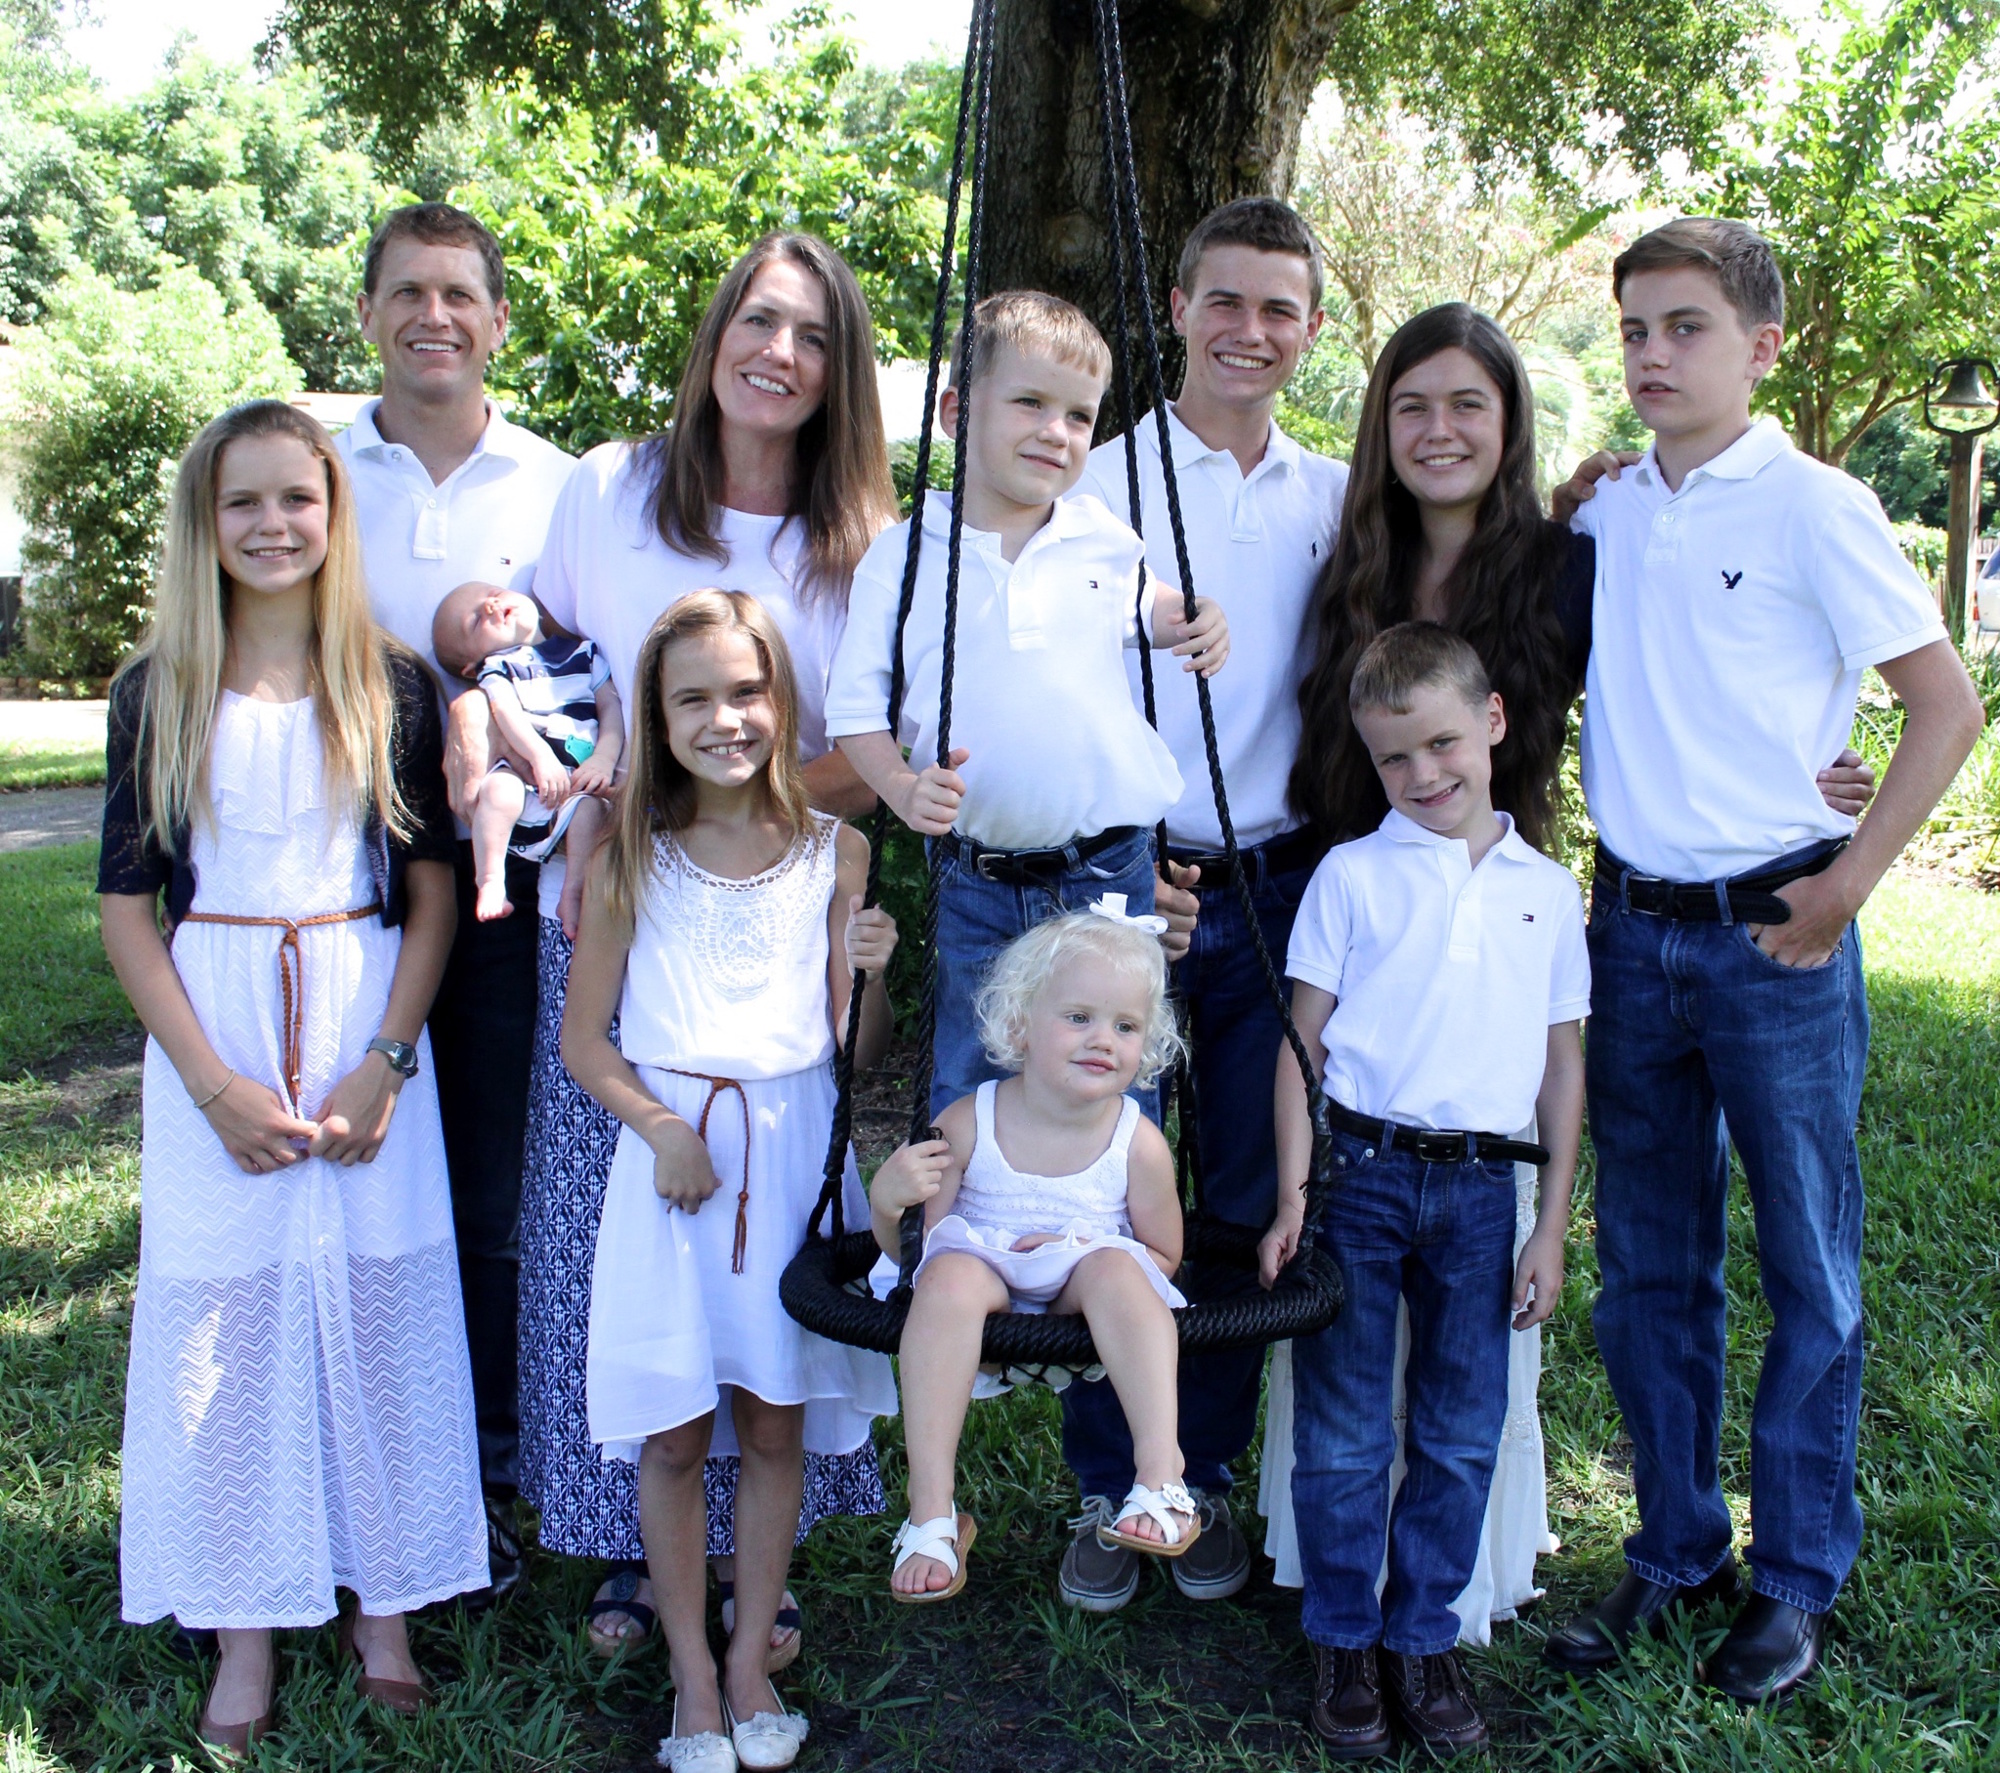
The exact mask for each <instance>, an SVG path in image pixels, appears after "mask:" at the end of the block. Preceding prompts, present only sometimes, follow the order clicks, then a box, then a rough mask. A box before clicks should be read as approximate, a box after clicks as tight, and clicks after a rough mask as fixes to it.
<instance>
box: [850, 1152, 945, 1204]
mask: <svg viewBox="0 0 2000 1773" xmlns="http://www.w3.org/2000/svg"><path fill="white" fill-rule="evenodd" d="M950 1166H951V1144H950V1142H949V1141H948V1140H945V1139H926V1140H925V1141H924V1142H923V1143H922V1144H921V1145H899V1146H897V1147H896V1149H895V1150H894V1151H892V1152H891V1153H890V1154H889V1155H888V1156H887V1157H886V1158H884V1159H883V1161H882V1167H881V1168H880V1169H879V1170H877V1171H876V1172H875V1180H874V1181H873V1182H871V1183H870V1184H869V1185H868V1203H869V1205H870V1206H872V1207H874V1208H877V1209H878V1210H883V1211H887V1212H889V1213H892V1214H895V1215H897V1216H898V1217H900V1216H901V1215H902V1214H904V1213H906V1212H908V1211H909V1209H910V1208H911V1207H917V1206H922V1205H923V1204H924V1202H926V1201H927V1200H929V1199H931V1198H932V1196H934V1195H935V1194H936V1193H937V1191H938V1190H939V1189H940V1188H942V1187H943V1186H944V1173H945V1171H946V1170H947V1169H948V1168H950Z"/></svg>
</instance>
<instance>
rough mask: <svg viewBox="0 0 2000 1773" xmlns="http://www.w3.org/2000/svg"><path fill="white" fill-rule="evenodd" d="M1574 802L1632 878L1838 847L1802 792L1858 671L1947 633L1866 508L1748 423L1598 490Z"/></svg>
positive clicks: (1845, 484)
mask: <svg viewBox="0 0 2000 1773" xmlns="http://www.w3.org/2000/svg"><path fill="white" fill-rule="evenodd" d="M1575 527H1576V528H1578V529H1580V530H1582V531H1584V532H1585V533H1586V534H1588V535H1591V536H1593V537H1595V538H1596V542H1597V585H1596V590H1595V593H1594V595H1593V599H1592V610H1591V653H1590V672H1589V677H1588V679H1587V681H1586V685H1585V688H1586V699H1585V702H1584V715H1583V790H1584V796H1585V798H1586V799H1587V800H1588V802H1589V804H1590V815H1591V817H1592V818H1593V819H1594V820H1595V821H1596V822H1597V828H1598V831H1599V833H1600V834H1601V835H1602V837H1603V839H1604V842H1605V845H1606V847H1607V848H1609V849H1610V850H1611V851H1612V852H1613V853H1614V854H1616V855H1617V856H1619V857H1620V858H1621V859H1622V860H1624V861H1625V862H1627V863H1629V864H1630V865H1631V866H1632V867H1634V868H1637V869H1639V870H1640V871H1641V872H1642V873H1646V874H1657V875H1661V876H1663V877H1665V878H1666V879H1669V880H1681V881H1701V880H1720V879H1722V878H1724V877H1725V876H1728V875H1732V874H1741V873H1744V872H1746V871H1747V870H1749V869H1752V868H1755V867H1756V866H1757V865H1758V864H1760V863H1763V862H1768V861H1770V860H1771V859H1772V858H1774V857H1777V856H1781V855H1783V854H1785V853H1786V852H1788V851H1790V850H1795V849H1800V848H1802V847H1804V846H1805V845H1807V844H1810V843H1814V842H1817V841H1819V840H1821V839H1826V838H1835V837H1844V836H1845V835H1846V834H1847V833H1848V832H1850V831H1852V830H1853V829H1854V821H1853V820H1852V819H1851V818H1849V817H1848V816H1847V815H1846V814H1844V813H1837V812H1835V811H1834V810H1833V809H1832V808H1831V807H1829V806H1828V805H1827V804H1826V802H1825V801H1824V800H1823V799H1821V797H1820V792H1819V787H1818V784H1817V782H1816V780H1815V778H1816V777H1817V776H1818V774H1819V772H1820V771H1821V770H1822V769H1824V768H1825V767H1826V766H1827V765H1828V764H1830V763H1831V762H1832V761H1833V760H1834V758H1835V757H1837V756H1838V755H1839V754H1840V751H1841V749H1842V747H1843V746H1845V745H1846V743H1847V739H1848V733H1849V730H1850V729H1851V728H1852V726H1853V724H1854V704H1855V697H1856V693H1857V691H1858V690H1859V688H1860V684H1861V672H1862V668H1863V667H1864V666H1868V665H1879V664H1881V663H1883V662H1884V661H1885V660H1889V659H1898V658H1901V657H1902V656H1903V655H1904V654H1906V653H1911V652H1915V651H1916V650H1917V649H1918V648H1919V647H1924V646H1929V645H1930V644H1931V643H1932V642H1934V641H1938V640H1942V639H1944V637H1945V631H1944V624H1943V623H1942V622H1941V621H1940V620H1939V619H1938V610H1937V602H1936V599H1935V598H1934V597H1933V596H1932V595H1931V593H1930V591H1929V589H1928V588H1927V587H1926V586H1925V585H1924V583H1923V581H1922V580H1921V579H1919V578H1918V577H1917V575H1916V573H1915V572H1914V571H1912V570H1911V568H1910V566H1909V565H1908V563H1907V562H1906V561H1905V560H1904V559H1903V555H1902V551H1901V550H1900V549H1899V548H1898V547H1897V546H1896V537H1895V532H1894V531H1893V530H1891V529H1890V527H1889V522H1888V519H1887V518H1885V517H1884V516H1883V515H1882V507H1881V505H1880V503H1879V502H1878V501H1877V500H1876V497H1875V495H1874V494H1873V493H1872V492H1870V491H1869V490H1868V488H1867V487H1865V486H1863V485H1862V484H1861V483H1860V482H1859V481H1858V480H1854V479H1852V478H1850V477H1849V476H1848V475H1846V474H1843V473H1841V472H1840V470H1839V469H1837V468H1829V467H1827V466H1826V465H1825V464H1824V463H1822V462H1818V461H1815V460H1814V459H1813V458H1812V457H1811V456H1808V455H1803V454H1801V453H1800V452H1799V451H1798V450H1796V449H1794V448H1793V447H1792V444H1791V440H1790V439H1789V438H1788V437H1787V436H1786V435H1785V431H1784V427H1783V426H1782V425H1780V424H1779V423H1778V421H1777V420H1776V419H1773V418H1768V417H1766V418H1762V419H1759V420H1758V421H1757V422H1756V423H1755V424H1754V425H1752V426H1751V427H1750V429H1749V430H1748V431H1746V432H1745V433H1744V434H1743V435H1742V436H1741V437H1739V438H1738V439H1737V440H1736V441H1735V442H1734V443H1732V444H1731V445H1730V446H1729V447H1728V448H1727V449H1726V450H1724V451H1723V452H1722V453H1721V454H1720V455H1718V456H1716V457H1715V458H1714V460H1712V461H1709V462H1704V463H1703V464H1702V465H1701V466H1700V467H1698V468H1695V469H1692V470H1691V471H1690V472H1689V473H1688V475H1687V478H1686V479H1685V480H1683V481H1682V482H1681V488H1680V491H1679V492H1671V491H1669V490H1668V487H1667V483H1666V480H1665V478H1664V476H1663V475H1662V474H1661V472H1660V465H1659V458H1658V455H1657V453H1656V451H1655V450H1651V449H1649V450H1648V451H1647V452H1646V455H1645V459H1644V460H1643V461H1641V462H1640V463H1639V465H1638V466H1637V467H1636V468H1628V469H1627V470H1626V471H1625V473H1624V474H1623V475H1622V476H1621V477H1620V478H1619V479H1618V480H1616V481H1610V480H1605V481H1601V482H1599V484H1598V488H1597V496H1596V497H1595V498H1593V499H1591V500H1590V501H1589V502H1588V503H1587V504H1585V505H1584V506H1583V507H1582V508H1581V509H1580V510H1579V511H1578V512H1577V514H1576V518H1575Z"/></svg>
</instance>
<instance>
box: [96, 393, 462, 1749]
mask: <svg viewBox="0 0 2000 1773" xmlns="http://www.w3.org/2000/svg"><path fill="white" fill-rule="evenodd" d="M440 765H441V741H440V734H439V728H438V718H437V703H436V692H435V689H434V687H433V685H432V683H431V681H430V679H429V677H428V676H427V675H426V673H425V671H424V669H423V667H422V666H421V665H419V664H418V663H417V661H416V660H415V658H414V657H413V656H412V655H410V654H409V653H408V652H406V651H405V650H404V649H403V648H402V647H401V646H400V645H399V644H398V643H397V642H395V641H393V640H391V639H389V638H388V637H387V636H385V635H384V634H383V633H382V631H381V630H379V629H378V628H376V627H375V625H374V623H373V622H372V621H371V620H370V619H369V614H368V598H367V593H366V589H365V586H364V584H363V581H362V574H361V549H360V540H359V535H358V532H357V529H356V526H355V518H354V511H353V506H352V503H351V500H350V498H349V492H348V482H347V477H346V474H345V472H344V471H343V469H342V468H341V465H340V462H339V458H338V457H337V456H336V455H335V453H334V450H333V445H332V442H331V440H330V439H329V438H328V437H327V435H326V433H325V432H324V431H323V430H321V429H320V427H319V426H318V425H317V424H316V423H315V422H314V421H313V420H312V419H310V418H308V417H307V416H306V415H304V414H303V413H300V412H297V411H295V410H294V409H292V408H291V407H288V406H285V405H283V404H281V403H279V402H277V401H255V402H252V403H250V404H248V405H246V406H240V407H236V408H234V409H232V410H231V411H229V412H226V413H224V414H223V415H222V416H221V417H220V418H218V419H216V420H215V421H214V422H213V423H211V424H210V425H208V426H207V427H206V428H205V429H204V430H203V431H202V432H201V434H200V435H199V436H198V437H197V438H196V439H195V440H194V443H193V444H192V445H191V446H190V448H189V450H188V452H187V454H186V456H185V457H184V458H183V459H182V461H181V465H180V471H179V474H178V476H177V478H176V480H175V484H174V492H173V501H172V506H171V510H170V514H169V519H168V533H167V540H166V547H165V550H164V553H163V555H162V559H161V565H160V572H159V579H158V584H157V587H156V592H155V609H154V617H153V622H152V626H151V628H150V630H149V632H148V634H147V636H146V638H145V640H144V641H143V642H142V643H141V644H140V646H139V648H138V649H137V651H136V652H135V654H134V655H133V657H132V659H131V660H130V661H129V662H128V663H127V664H126V666H125V667H124V669H123V670H122V671H121V672H120V673H119V675H118V677H117V678H116V680H115V681H114V683H113V685H112V690H111V723H110V742H109V747H108V772H107V782H106V797H105V815H104V843H103V850H102V853H101V859H100V862H99V873H98V891H99V892H100V894H102V895H103V897H102V907H103V927H104V945H105V948H106V949H107V951H108V952H109V954H110V957H111V963H112V966H113V967H114V968H115V969H116V971H117V974H118V978H119V981H120V983H122V984H123V985H124V987H125V989H126V991H127V993H128V994H129V995H130V997H131V999H132V1004H133V1007H134V1008H135V1009H136V1010H137V1011H138V1013H139V1017H140V1019H141V1021H143V1022H144V1023H145V1025H146V1029H147V1032H148V1034H149V1035H150V1036H151V1038H150V1039H149V1040H148V1041H147V1043H146V1060H145V1074H144V1126H145V1131H144V1143H143V1148H142V1153H141V1159H140V1212H141V1222H142V1236H141V1240H140V1254H139V1289H138V1299H137V1303H136V1305H135V1307H134V1310H133V1320H132V1355H131V1368H130V1374H129V1378H128V1382H127V1387H126V1403H125V1447H124V1517H123V1527H122V1532H121V1539H120V1557H121V1565H122V1572H123V1578H124V1613H125V1617H126V1618H127V1619H129V1620H132V1621H134V1622H137V1623H143V1622H146V1621H150V1620H155V1619H159V1618H162V1617H163V1616H165V1615H166V1614H169V1613H172V1614H174V1615H175V1616H176V1617H177V1618H178V1619H179V1620H180V1622H181V1624H182V1625H183V1626H186V1627H191V1628H200V1627H209V1628H213V1629H215V1630H216V1631H217V1632H218V1634H219V1642H220V1648H221V1665H220V1668H219V1669H218V1671H217V1674H216V1678H215V1683H214V1686H213V1689H212V1690H211V1692H210V1694H209V1697H208V1700H207V1702H206V1704H205V1705H204V1707H203V1711H202V1721H201V1735H202V1739H203V1740H204V1741H205V1742H208V1743H210V1744H213V1745H216V1746H225V1747H226V1746H233V1747H236V1748H243V1747H246V1746H247V1745H248V1743H249V1742H250V1741H251V1739H252V1738H253V1737H255V1736H257V1735H260V1734H262V1733H263V1732H265V1731H267V1730H268V1729H270V1728H271V1724H272V1711H273V1685H274V1678H275V1677H274V1664H273V1659H272V1651H271V1632H272V1629H273V1628H276V1627H298V1626H307V1627H310V1626H314V1625H318V1624H320V1623H322V1622H323V1621H325V1620H326V1619H328V1618H330V1617H332V1616H333V1614H334V1612H335V1611H336V1606H337V1603H336V1599H335V1589H336V1588H337V1587H341V1588H351V1589H353V1590H354V1591H355V1594H356V1597H357V1600H358V1609H357V1611H356V1612H355V1613H354V1614H351V1615H350V1616H349V1617H348V1618H347V1619H346V1620H345V1621H344V1622H343V1628H342V1630H343V1639H344V1641H345V1642H346V1643H347V1644H349V1645H351V1646H352V1651H351V1653H352V1655H353V1658H354V1660H355V1661H357V1662H359V1663H361V1664H362V1689H363V1691H364V1692H365V1693H367V1694H368V1695H369V1696H370V1697H371V1698H374V1699H377V1700H379V1701H380V1702H382V1703H384V1704H387V1705H389V1706H391V1707H392V1708H394V1709H396V1710H399V1711H405V1712H408V1711H415V1710H418V1709H420V1708H421V1707H422V1706H423V1705H424V1704H426V1703H428V1699H429V1694H428V1692H427V1690H426V1689H425V1688H424V1686H423V1684H422V1677H421V1676H420V1675H419V1673H418V1671H417V1668H416V1665H415V1664H414V1663H413V1662H412V1660H411V1657H410V1649H409V1643H408V1639H407V1636H406V1634H405V1631H404V1626H403V1616H404V1615H405V1614H406V1613H407V1612H408V1611H409V1610H410V1609H412V1608H415V1607H421V1606H424V1605H426V1604H428V1603H430V1602H432V1601H438V1600H443V1599H446V1598H447V1597H449V1596H452V1595H456V1594H459V1593H462V1592H464V1591H466V1590H469V1589H476V1588H479V1587H482V1586H483V1585H484V1584H485V1582H486V1580H487V1568H486V1527H485V1518H484V1515H483V1513H482V1512H481V1506H480V1495H479V1462H478V1452H477V1446H476V1442H475V1434H474V1420H473V1405H472V1382H471V1373H470V1369H469V1367H468V1365H467V1360H466V1345H465V1323H464V1315H463V1312H462V1310H461V1308H460V1303H459V1291H458V1269H457V1263H456V1259H455V1257H454V1254H453V1244H452V1223H451V1204H450V1197H449V1192H448V1188H447V1184H446V1180H445V1167H444V1145H443V1140H442V1136H441V1134H440V1132H439V1128H438V1112H437V1096H436V1092H435V1089H434V1087H433V1085H432V1082H431V1079H430V1077H429V1075H428V1070H427V1066H426V1060H427V1059H428V1048H427V1046H426V1044H425V1040H424V1034H423V1026H424V1017H425V1014H426V1013H427V1011H428V1010H429V1008H430V1003H431V999H432V997H433V995H434V994H435V993H436V990H437V985H438V980H439V978H440V976H441V975H442V973H443V970H444V963H445V956H446V953H447V952H448V950H449V948H450V945H451V937H452V930H453V926H454V922H455V911H454V903H453V887H452V872H451V861H452V828H451V820H450V816H449V813H448V811H447V809H446V807H445V804H444V796H443V782H442V777H441V775H440ZM162 895H164V897H165V901H166V904H165V923H164V928H163V926H162V921H161V898H162Z"/></svg>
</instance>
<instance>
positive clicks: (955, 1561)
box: [889, 1503, 979, 1607]
mask: <svg viewBox="0 0 2000 1773" xmlns="http://www.w3.org/2000/svg"><path fill="white" fill-rule="evenodd" d="M978 1537H979V1523H978V1522H977V1521H975V1520H974V1519H973V1518H972V1516H971V1515H969V1514H960V1513H959V1512H958V1505H957V1504H956V1503H953V1504H952V1512H951V1513H950V1514H941V1515H939V1516H938V1517H937V1519H936V1520H934V1521H925V1522H923V1523H922V1524H921V1525H919V1524H918V1523H917V1522H915V1521H909V1520H906V1521H904V1523H903V1524H902V1525H901V1526H900V1527H898V1528H897V1529H896V1543H895V1547H894V1549H895V1553H896V1562H895V1565H894V1567H893V1568H892V1569H891V1571H890V1574H891V1575H892V1576H893V1575H894V1574H895V1572H896V1571H897V1570H900V1569H901V1568H902V1567H903V1566H904V1565H905V1564H907V1563H908V1562H909V1561H910V1559H912V1558H930V1559H933V1560H934V1561H935V1562H937V1563H940V1564H942V1565H944V1567H945V1568H946V1569H947V1570H949V1571H950V1572H951V1580H950V1581H949V1582H948V1583H946V1584H945V1586H944V1587H943V1588H937V1589H928V1590H925V1591H924V1592H922V1593H920V1594H905V1593H904V1592H903V1591H902V1590H901V1589H899V1588H894V1587H892V1588H891V1589H890V1590H889V1598H890V1599H891V1600H892V1601H901V1602H902V1603H903V1604H904V1605H905V1606H912V1607H921V1606H927V1605H928V1604H929V1603H930V1602H932V1601H948V1600H950V1599H951V1597H952V1596H953V1595H955V1594H957V1593H958V1591H959V1590H960V1589H961V1588H963V1587H964V1586H965V1575H966V1566H965V1560H966V1558H967V1557H968V1555H969V1554H970V1553H971V1551H972V1542H973V1540H975V1539H976V1538H978Z"/></svg>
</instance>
